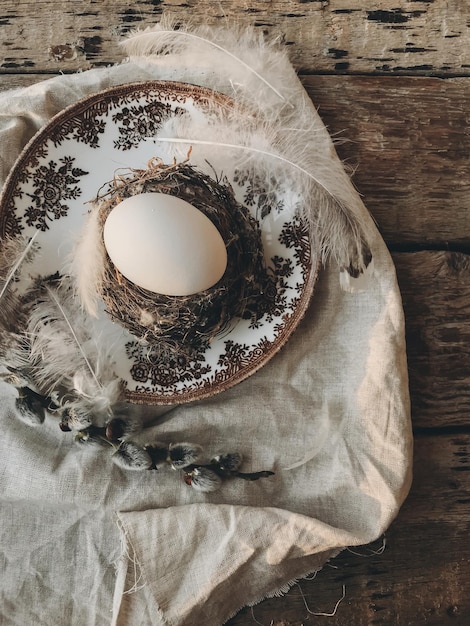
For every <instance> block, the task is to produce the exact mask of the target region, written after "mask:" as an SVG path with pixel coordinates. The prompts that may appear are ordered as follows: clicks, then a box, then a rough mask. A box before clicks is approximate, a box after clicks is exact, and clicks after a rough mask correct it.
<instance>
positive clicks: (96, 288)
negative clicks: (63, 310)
mask: <svg viewBox="0 0 470 626" xmlns="http://www.w3.org/2000/svg"><path fill="white" fill-rule="evenodd" d="M104 267H105V250H104V247H103V245H102V241H101V227H100V223H99V205H98V204H97V203H92V208H91V210H90V212H89V213H88V215H87V216H86V218H85V223H84V226H83V227H82V229H81V232H80V235H79V237H78V239H77V241H76V243H75V246H74V249H73V251H72V253H71V255H70V256H69V258H68V261H67V264H66V267H65V269H64V272H65V273H66V274H68V275H69V276H70V278H71V280H72V282H73V285H74V290H75V292H76V295H77V297H78V299H79V301H80V303H81V306H82V307H83V308H84V310H85V311H86V312H87V313H88V314H89V315H92V316H93V317H98V294H99V293H101V286H102V283H103V280H104Z"/></svg>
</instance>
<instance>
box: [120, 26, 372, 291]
mask: <svg viewBox="0 0 470 626" xmlns="http://www.w3.org/2000/svg"><path fill="white" fill-rule="evenodd" d="M122 45H123V47H124V48H125V49H126V51H127V52H128V53H129V54H130V55H131V57H132V56H140V57H144V56H145V57H146V58H147V59H150V60H151V59H153V58H154V59H155V62H158V63H159V64H160V65H161V66H162V67H167V66H169V65H171V64H172V63H173V64H177V65H178V66H179V67H181V66H184V65H185V64H186V65H187V66H188V68H190V69H191V71H192V72H196V75H197V76H198V77H200V81H199V84H201V85H203V86H206V87H209V88H211V89H214V90H215V91H220V92H222V93H225V94H228V95H230V96H231V97H232V98H233V101H234V107H233V109H232V110H231V111H230V110H228V109H229V107H223V106H220V105H217V104H214V106H212V107H211V105H210V103H208V104H207V107H208V108H207V111H206V115H205V116H204V117H202V116H195V117H194V119H193V120H191V119H190V116H178V119H173V120H172V121H171V122H169V123H167V124H166V125H165V129H163V128H162V129H161V132H160V136H158V137H156V138H155V140H156V141H158V142H161V143H162V144H163V143H166V144H167V145H168V144H169V143H173V144H174V145H175V144H178V143H180V144H184V146H185V154H186V153H187V150H188V146H191V147H193V153H192V155H191V158H192V160H195V161H197V164H198V165H201V163H203V162H204V161H205V160H207V161H209V162H212V163H214V162H217V165H218V169H219V171H220V170H222V169H223V173H225V174H228V172H229V170H230V163H231V162H235V163H237V164H238V166H239V167H241V166H245V167H247V168H251V169H252V171H254V172H256V175H261V177H262V178H263V179H264V181H265V182H266V183H269V182H270V181H273V180H277V181H278V182H280V184H281V185H282V184H283V183H284V184H286V185H287V184H288V183H289V181H291V182H290V186H291V187H293V186H295V187H296V188H297V197H298V200H299V201H298V205H297V209H296V211H297V212H299V213H302V214H303V216H304V217H306V218H307V219H308V223H309V224H310V227H311V233H312V239H313V240H315V242H316V243H317V242H319V246H320V254H321V257H322V260H323V261H324V262H325V261H326V260H327V259H328V258H332V259H334V260H335V261H336V263H337V264H338V265H339V269H340V271H341V272H346V273H348V274H349V275H350V276H352V277H354V278H356V277H357V275H359V274H362V273H363V272H364V271H365V269H366V268H367V267H368V265H369V261H370V259H371V252H370V244H369V241H370V240H371V233H372V230H371V224H372V221H371V218H370V216H369V214H368V213H367V211H366V209H365V207H364V205H363V203H362V201H361V199H360V197H359V194H358V193H357V191H356V190H355V188H354V186H353V185H352V183H351V180H350V179H349V176H348V175H347V173H346V171H345V169H344V167H343V164H342V163H341V161H340V160H339V158H338V156H337V154H336V152H335V148H334V144H333V141H332V140H331V138H330V136H329V134H328V132H327V130H326V128H325V126H324V125H323V123H322V121H321V119H320V117H319V116H318V114H317V112H316V110H315V108H314V106H313V104H312V102H311V100H310V98H309V97H308V95H307V93H306V92H305V90H304V88H303V86H302V84H301V83H300V81H299V79H298V77H297V75H296V73H295V71H294V69H293V67H292V65H291V63H290V61H289V59H288V56H287V53H286V51H285V50H283V49H281V48H280V46H279V45H278V42H277V41H266V40H265V39H264V38H263V37H262V36H261V35H260V33H259V32H258V33H257V32H255V29H254V28H244V29H240V28H230V29H226V28H216V27H209V26H203V27H199V26H198V27H195V28H189V27H186V26H182V27H181V26H179V25H178V30H176V26H175V24H174V23H172V22H171V21H165V20H162V22H160V24H159V25H158V26H156V27H155V28H152V29H146V30H144V31H140V32H137V33H135V34H133V35H132V36H131V37H130V38H129V39H127V40H126V41H125V42H123V44H122ZM186 61H187V63H186ZM188 82H193V81H189V80H188ZM217 107H218V109H217ZM221 137H222V138H223V140H222V141H221V139H220V138H221ZM196 147H197V150H196V149H195V148H196ZM215 155H216V156H215ZM181 158H183V157H181ZM219 164H220V165H219ZM369 274H372V272H369ZM354 282H355V281H348V280H347V281H345V280H342V281H341V285H342V286H344V288H346V289H347V290H354ZM362 282H363V284H362V285H361V287H364V283H365V282H366V281H362Z"/></svg>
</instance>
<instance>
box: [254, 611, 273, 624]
mask: <svg viewBox="0 0 470 626" xmlns="http://www.w3.org/2000/svg"><path fill="white" fill-rule="evenodd" d="M250 609H251V617H252V619H253V621H254V622H255V623H256V624H259V626H265V624H262V623H261V622H259V621H258V620H257V619H256V617H255V612H254V610H253V607H250ZM273 624H274V620H271V622H270V624H269V626H273Z"/></svg>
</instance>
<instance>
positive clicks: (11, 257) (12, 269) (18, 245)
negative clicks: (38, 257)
mask: <svg viewBox="0 0 470 626" xmlns="http://www.w3.org/2000/svg"><path fill="white" fill-rule="evenodd" d="M38 234H39V230H37V231H36V232H35V233H34V235H33V236H32V237H31V238H30V240H29V241H28V242H27V243H25V241H24V240H23V239H22V238H15V239H10V240H7V241H6V242H3V244H2V256H3V259H2V261H3V263H2V266H4V265H7V268H8V272H7V274H6V276H5V278H4V279H2V283H3V284H2V288H1V290H0V300H1V299H2V298H3V296H4V295H5V293H6V291H7V289H8V287H9V286H10V283H11V281H12V280H13V278H14V277H15V274H16V272H17V271H18V269H19V267H20V265H21V264H22V263H23V262H24V261H25V260H26V258H27V257H28V255H29V254H30V251H31V248H32V247H33V244H34V241H35V239H36V237H37V236H38ZM3 270H4V267H2V268H1V269H0V271H2V274H3Z"/></svg>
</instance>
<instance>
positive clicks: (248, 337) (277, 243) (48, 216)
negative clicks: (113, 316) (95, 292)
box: [0, 81, 315, 403]
mask: <svg viewBox="0 0 470 626" xmlns="http://www.w3.org/2000/svg"><path fill="white" fill-rule="evenodd" d="M217 106H222V107H223V109H227V108H228V107H230V106H231V100H230V99H229V98H227V97H226V96H224V95H222V94H216V93H214V92H212V91H210V90H207V89H204V88H201V87H194V86H192V85H185V84H178V83H165V82H159V81H155V82H151V83H148V84H141V85H123V86H119V87H116V88H112V89H110V90H107V91H105V92H103V93H102V94H96V95H94V96H91V97H90V98H88V99H86V100H84V101H82V102H80V103H77V105H76V106H75V107H71V108H69V109H67V110H66V111H64V113H63V114H62V115H59V116H58V117H57V118H55V120H54V121H53V123H51V124H50V125H49V126H46V127H45V128H44V129H43V130H42V131H40V132H39V133H38V135H37V136H36V137H35V138H34V140H33V141H32V142H31V143H30V144H29V145H28V147H27V148H26V150H25V152H24V153H23V154H22V155H21V157H20V159H19V160H18V162H17V163H16V165H15V167H14V168H13V171H12V174H11V175H10V177H9V180H8V181H7V183H6V184H5V188H4V192H3V196H2V206H1V207H0V236H5V235H10V236H18V235H20V234H26V235H27V234H32V232H33V231H34V230H35V229H39V230H41V231H42V232H43V233H44V237H45V241H47V236H48V235H47V233H48V232H50V231H52V234H53V233H54V231H53V229H54V226H55V224H56V222H57V221H58V220H64V221H65V228H64V232H65V231H66V230H67V225H68V222H67V221H66V220H68V219H69V218H71V216H72V215H75V216H76V214H77V212H78V213H79V215H82V214H83V213H84V202H86V201H87V200H90V199H91V198H92V197H93V196H94V194H96V193H97V192H98V190H99V189H100V188H102V187H103V185H105V184H106V182H107V181H108V180H111V178H112V176H113V175H114V173H115V170H114V169H113V170H111V172H110V173H109V172H108V170H106V167H107V166H106V163H108V164H109V163H111V164H113V167H116V166H115V165H114V164H115V163H120V162H122V159H123V154H122V153H123V152H128V151H129V150H130V149H131V148H134V149H137V150H138V153H137V154H138V159H137V160H138V161H139V162H140V163H141V162H142V161H143V162H144V163H145V162H146V160H148V159H151V158H153V157H154V156H155V155H154V154H153V152H152V148H151V147H149V146H150V142H143V141H142V139H143V138H146V137H151V136H154V135H158V132H159V131H160V129H161V127H162V124H164V123H165V122H166V121H168V120H169V119H171V118H172V117H174V116H179V115H188V114H191V113H190V112H191V111H192V110H193V109H194V108H196V109H198V110H199V111H207V110H208V109H213V108H214V107H217ZM98 150H100V151H101V150H102V151H103V165H104V170H105V171H107V172H108V173H103V171H102V170H101V169H100V168H96V167H95V168H92V167H91V165H89V163H90V158H89V156H93V158H95V156H94V155H96V154H97V151H98ZM117 151H120V152H121V154H120V155H118V158H116V152H117ZM99 156H100V159H101V152H100V153H99ZM95 160H96V159H95ZM130 165H132V164H130ZM88 170H90V171H88ZM216 176H218V177H219V178H220V180H224V181H225V180H226V182H227V183H228V184H230V185H232V186H238V193H239V195H240V196H241V197H242V198H243V202H244V204H245V205H246V206H247V207H249V208H250V211H251V213H252V215H253V216H254V217H255V218H256V219H257V220H258V223H259V224H260V226H262V222H263V220H265V219H266V218H269V216H270V215H271V214H272V213H276V214H277V215H279V216H280V218H281V220H280V222H279V219H278V218H277V217H276V222H277V223H281V224H282V229H281V231H280V234H279V231H277V232H278V234H277V235H276V237H275V238H274V240H273V242H272V243H270V244H269V245H268V247H267V250H268V257H269V263H268V278H269V280H268V283H267V284H266V288H265V290H264V293H263V305H262V308H261V309H260V310H258V311H257V315H256V316H253V317H252V318H250V319H246V320H242V321H241V322H239V323H238V324H237V323H234V328H233V329H232V330H231V331H230V332H229V333H227V331H225V335H224V336H220V337H216V338H215V339H214V341H213V342H212V344H211V345H210V346H207V349H204V350H201V351H200V352H198V353H195V354H192V355H191V356H184V355H179V356H168V354H169V353H167V354H166V355H165V354H164V353H163V352H162V351H161V350H160V349H157V347H155V346H154V347H149V346H145V344H143V343H142V342H141V341H139V340H138V339H136V340H135V341H133V340H132V341H127V342H126V345H125V346H122V350H123V352H124V353H123V354H122V358H123V359H124V361H123V363H122V365H123V368H124V371H126V372H127V373H126V374H125V376H124V379H125V380H124V381H123V384H124V385H125V386H126V387H127V390H126V394H127V396H128V398H129V399H130V400H134V401H137V402H142V401H150V402H152V399H153V398H156V401H157V402H159V403H161V402H169V403H172V402H178V401H185V400H188V399H197V398H202V397H205V396H207V395H211V394H213V393H215V392H217V391H221V390H223V389H226V388H228V387H230V386H232V385H233V384H235V382H238V381H239V380H242V379H243V378H246V377H247V376H248V375H249V374H250V373H251V372H252V371H254V370H255V369H257V368H258V367H260V365H262V364H263V363H265V362H266V361H267V360H268V359H269V358H270V356H271V355H272V354H274V352H276V351H277V349H278V348H279V346H280V345H282V344H283V343H284V342H285V341H286V340H287V337H288V336H289V335H290V333H291V331H292V329H293V328H294V327H295V325H296V324H297V322H298V319H299V316H300V314H301V313H302V312H303V310H304V309H305V307H306V304H307V302H308V299H309V297H310V293H311V290H312V286H313V281H314V275H315V268H312V258H311V242H310V239H309V229H308V225H307V224H306V223H305V222H304V221H303V220H301V219H300V218H299V217H292V216H289V217H286V218H284V217H283V210H284V209H285V201H284V200H285V190H284V189H282V188H281V187H280V186H279V183H278V181H277V180H276V179H275V178H274V177H273V176H269V175H268V176H266V177H265V178H263V177H262V176H261V175H260V173H259V172H258V170H256V169H239V170H237V171H236V172H235V173H234V175H231V176H229V177H228V178H227V173H226V172H224V171H217V173H216ZM46 245H47V244H46ZM62 261H63V259H60V260H59V259H58V263H59V262H60V263H62ZM57 269H59V266H57ZM241 327H242V328H243V329H244V330H243V331H242V332H240V331H239V329H240V328H241ZM268 337H269V339H268ZM120 358H121V357H120Z"/></svg>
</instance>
